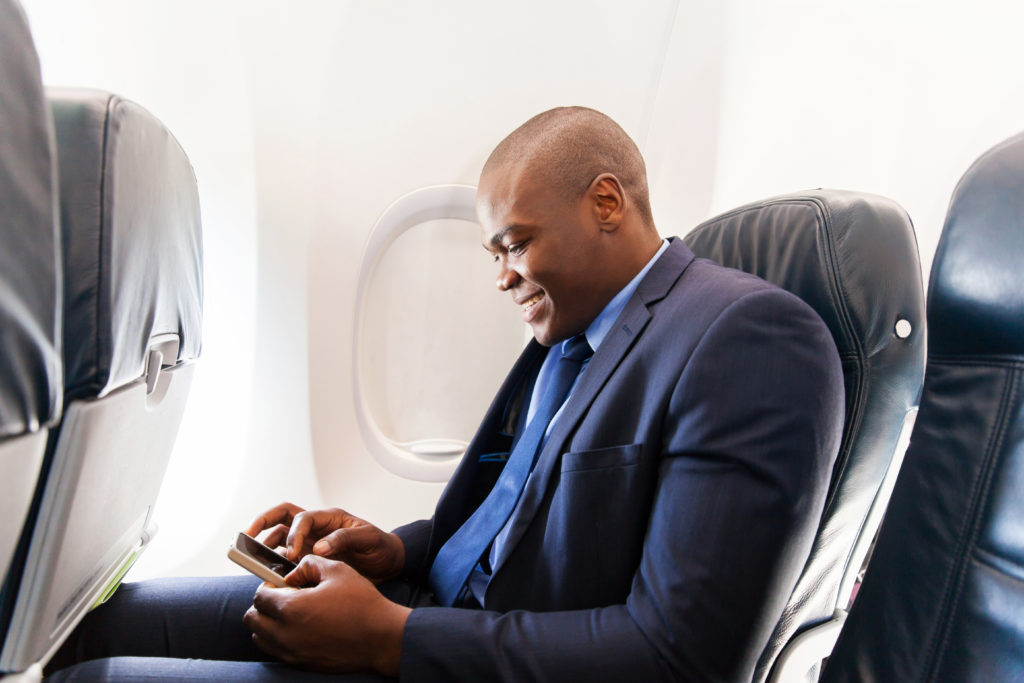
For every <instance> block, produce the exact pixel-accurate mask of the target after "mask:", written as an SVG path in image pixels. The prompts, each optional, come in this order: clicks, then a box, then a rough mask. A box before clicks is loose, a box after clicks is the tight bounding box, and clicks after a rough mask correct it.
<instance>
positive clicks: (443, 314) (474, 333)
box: [357, 219, 526, 457]
mask: <svg viewBox="0 0 1024 683" xmlns="http://www.w3.org/2000/svg"><path fill="white" fill-rule="evenodd" d="M496 277H497V268H496V266H495V265H494V263H493V262H492V260H491V258H490V257H489V255H488V254H487V253H486V252H485V251H484V250H483V248H482V247H481V246H480V233H479V228H478V226H477V225H476V223H472V222H470V221H466V220H454V219H442V220H431V221H427V222H424V223H420V224H419V225H416V226H414V227H412V228H410V229H409V230H407V231H406V232H404V233H403V234H401V235H400V236H399V237H398V238H397V239H396V240H395V241H394V242H393V243H392V244H391V245H390V246H389V247H388V248H387V249H386V250H385V251H384V253H383V254H382V256H381V258H380V260H379V262H378V263H377V267H376V269H375V270H374V272H373V274H372V275H371V277H370V280H369V284H368V288H367V293H366V299H365V301H364V309H363V310H364V324H363V328H362V338H361V339H360V349H361V351H360V356H359V358H358V360H357V362H358V363H359V364H360V374H361V377H362V380H363V381H362V382H361V391H362V398H363V400H364V401H365V405H366V407H367V409H368V411H369V413H370V414H371V415H372V418H373V420H374V421H375V422H376V424H377V426H378V428H379V429H380V431H381V432H382V433H383V435H384V436H385V437H386V438H387V439H389V440H391V441H393V442H397V443H399V444H407V445H408V447H409V448H410V450H412V451H413V452H417V453H421V454H422V453H427V454H428V457H429V452H430V450H431V448H432V447H433V448H439V450H440V451H441V452H440V453H439V454H440V455H444V454H445V451H446V449H447V450H448V451H450V450H451V448H452V446H451V444H452V443H454V442H463V443H465V442H468V441H469V440H470V439H471V438H472V436H473V432H474V430H475V429H476V427H477V425H478V424H479V422H480V419H481V417H482V416H483V414H484V412H485V411H486V409H487V407H488V405H490V402H491V399H492V398H493V395H494V391H495V388H496V387H497V386H499V385H500V383H501V380H502V378H503V377H504V375H505V372H506V371H507V369H508V367H509V365H510V364H511V363H512V362H513V361H514V360H515V358H516V357H517V356H518V354H519V352H520V351H521V350H522V347H523V343H524V338H525V336H524V335H525V329H526V328H525V326H524V325H523V323H522V321H521V319H520V316H519V312H518V309H517V307H516V306H515V305H513V303H512V301H511V298H510V296H509V295H508V294H503V293H501V292H499V291H498V290H497V288H496V287H495V285H494V281H495V279H496ZM446 443H447V444H449V445H448V446H445V444H446ZM432 444H433V446H432ZM455 447H456V448H458V446H457V443H455ZM459 451H460V452H461V448H459ZM452 455H457V453H452Z"/></svg>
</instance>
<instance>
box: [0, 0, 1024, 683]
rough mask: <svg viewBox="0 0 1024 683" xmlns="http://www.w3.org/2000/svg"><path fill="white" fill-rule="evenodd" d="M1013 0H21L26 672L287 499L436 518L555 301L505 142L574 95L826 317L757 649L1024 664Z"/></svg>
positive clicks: (14, 468) (10, 417)
mask: <svg viewBox="0 0 1024 683" xmlns="http://www.w3.org/2000/svg"><path fill="white" fill-rule="evenodd" d="M1022 20H1024V10H1021V9H1019V8H1016V7H1013V6H1008V4H1007V3H1001V2H997V1H996V0H991V1H989V0H986V1H983V2H979V3H975V4H974V5H971V6H970V7H967V6H965V5H961V4H958V3H929V2H924V1H923V0H900V1H899V2H883V1H882V0H871V1H870V2H865V3H856V4H850V3H840V2H831V1H830V2H810V1H805V0H770V1H769V2H754V1H753V0H729V1H727V2H715V1H713V0H698V1H695V2H689V1H685V0H657V1H652V2H649V3H642V4H641V3H636V4H632V5H630V4H628V3H621V2H615V1H605V0H601V1H600V2H583V1H575V0H572V1H564V2H562V1H558V2H540V1H539V0H537V1H534V0H529V1H527V2H521V3H514V4H502V5H498V4H491V3H479V2H477V3H472V2H464V1H462V0H438V1H436V2H434V1H432V2H423V3H413V2H395V3H372V2H365V1H361V0H350V1H345V2H341V1H339V2H333V1H329V0H301V1H300V2H293V3H275V2H270V1H269V0H260V1H258V2H242V1H240V0H215V1H207V2H199V1H198V0H187V1H185V2H182V3H176V4H174V5H173V6H172V5H160V4H158V3H149V2H130V1H129V0H102V1H97V2H89V3H72V2H41V1H38V0H20V1H19V0H0V344H2V349H0V510H2V511H3V513H4V519H5V520H6V521H7V523H6V524H5V525H4V531H3V532H2V533H0V569H2V571H3V584H2V593H0V678H2V680H3V681H4V683H26V682H29V681H40V680H43V679H44V668H45V667H46V665H47V664H48V663H49V662H50V661H51V659H52V658H53V657H54V655H55V653H57V652H58V651H59V650H60V648H61V646H62V645H63V644H64V643H65V642H66V640H67V639H68V637H69V636H70V635H71V634H72V633H73V632H74V631H75V629H76V627H77V626H78V625H79V624H80V623H81V622H82V620H83V619H84V618H85V617H86V615H87V614H89V613H90V612H91V611H92V610H95V609H102V605H103V603H104V602H106V601H107V600H108V599H110V597H111V596H112V595H115V594H116V592H117V591H118V588H119V586H121V584H122V583H123V582H134V581H143V580H146V579H151V578H155V577H168V576H172V577H175V576H225V575H236V574H240V573H242V571H243V570H242V569H240V568H239V567H238V566H237V565H235V564H232V563H231V562H230V561H229V560H228V559H227V557H226V556H225V551H226V550H227V546H228V543H229V542H230V541H231V539H232V538H233V537H234V534H235V533H236V532H237V531H239V530H241V529H244V528H245V527H246V525H248V524H249V523H250V522H251V520H252V519H253V518H254V517H255V516H256V515H258V514H259V513H260V512H262V511H263V510H266V509H268V508H270V507H271V506H273V505H275V504H277V503H279V502H280V501H285V500H288V501H292V502H294V503H296V504H299V505H301V506H303V507H305V508H309V509H313V508H318V507H325V506H331V505H341V506H343V507H345V508H346V509H347V510H350V511H351V512H352V513H353V514H355V515H357V516H359V517H362V518H366V519H373V520H374V523H375V524H377V525H379V526H380V527H381V528H382V529H386V530H387V529H392V528H395V527H398V526H399V525H402V524H405V523H407V522H410V521H411V520H416V519H423V518H429V517H430V516H431V515H432V514H433V512H434V506H435V504H436V503H437V501H438V499H439V497H440V496H442V492H443V491H444V490H445V486H446V484H447V483H448V482H449V480H450V479H451V478H452V476H453V473H454V472H456V468H457V467H458V466H459V463H460V461H461V460H462V458H463V455H464V453H465V452H466V450H467V446H468V445H469V444H470V443H471V440H472V439H473V438H474V433H475V431H476V428H477V425H478V424H479V421H480V419H481V417H482V416H483V414H484V410H485V409H486V408H487V406H488V405H490V404H491V401H492V398H493V396H494V392H495V390H496V389H497V388H498V387H499V386H500V385H501V383H502V378H503V377H505V373H506V372H507V371H508V368H509V367H511V366H512V364H513V363H514V362H515V361H516V358H517V357H519V355H520V353H521V352H522V351H523V349H524V347H525V346H527V344H528V343H529V342H530V340H531V339H532V338H533V332H531V330H530V328H529V326H527V325H524V322H523V319H522V316H521V313H520V312H519V311H516V310H515V308H514V307H513V306H512V305H510V302H509V297H508V294H507V293H504V292H501V291H498V289H495V288H494V287H493V283H494V278H495V274H496V267H495V264H494V262H493V261H492V259H491V258H490V256H489V255H488V254H487V253H485V252H483V251H482V250H481V248H480V230H479V226H478V196H477V182H478V178H479V174H480V170H481V167H482V166H483V165H484V162H485V160H486V159H487V158H488V154H489V153H490V150H491V149H492V148H493V146H494V145H495V143H497V142H498V141H499V140H500V139H502V137H503V136H504V135H506V134H507V133H508V132H509V131H511V130H512V129H513V128H515V127H516V126H518V125H519V124H520V123H522V122H523V121H525V120H527V119H528V118H529V117H531V116H533V115H534V114H537V113H539V112H541V111H544V110H547V109H550V108H551V107H555V106H560V105H577V104H578V105H583V106H586V107H592V108H594V109H597V110H599V111H601V112H604V113H605V114H607V115H608V116H610V117H611V118H613V119H614V120H615V121H617V122H618V124H619V125H621V126H622V128H623V129H624V130H625V131H626V132H627V133H628V135H629V136H630V137H632V139H633V140H634V141H635V142H636V145H637V147H638V148H639V150H640V152H641V153H642V155H643V157H644V160H645V161H646V168H647V177H648V182H649V187H650V196H651V205H652V209H653V214H654V221H655V223H656V225H657V226H658V229H659V232H660V234H661V235H662V236H664V237H670V236H673V235H677V236H678V237H679V238H680V239H679V241H680V242H681V243H682V244H683V245H685V247H686V248H687V249H689V250H691V251H692V252H693V254H694V255H695V256H696V257H697V258H699V259H708V260H710V261H712V262H714V263H717V264H720V265H722V266H725V267H727V268H731V269H736V270H739V271H743V272H745V273H749V274H752V275H755V276H757V277H758V278H761V279H763V280H766V281H767V282H768V283H771V284H772V285H774V286H777V287H779V288H781V289H783V290H786V291H787V292H789V293H791V294H792V295H795V297H797V298H799V299H800V300H801V301H802V302H804V303H805V304H806V305H808V306H809V307H810V309H812V310H813V311H814V312H815V313H816V314H817V316H818V317H820V319H821V320H822V321H823V322H824V324H825V326H826V327H827V330H828V332H829V333H830V334H831V337H832V340H833V342H834V344H835V347H836V350H837V352H838V357H839V361H840V364H841V368H842V390H843V393H844V396H845V407H844V410H843V413H842V428H841V439H840V441H839V445H838V454H837V455H836V457H835V460H834V465H833V466H832V469H831V474H830V477H829V479H828V482H827V492H826V494H825V499H824V506H823V509H822V510H821V511H820V513H817V512H815V513H813V514H814V518H813V519H812V520H811V521H810V524H811V526H812V528H813V538H812V540H811V542H810V544H809V546H808V549H807V551H806V556H805V557H804V558H802V559H800V560H799V567H798V571H797V573H796V574H795V576H796V577H797V578H796V581H795V584H793V585H790V586H789V587H788V588H787V589H786V591H785V592H784V594H778V595H773V596H769V597H768V598H766V599H770V600H772V601H773V602H772V604H773V605H778V609H777V610H776V613H777V618H774V619H773V620H772V623H771V624H767V625H766V630H765V633H766V634H770V635H768V637H767V639H766V640H765V641H764V644H763V649H761V651H760V655H758V656H757V657H756V663H753V664H752V667H751V671H752V673H751V674H750V676H749V678H747V679H746V680H753V681H757V682H771V683H778V682H788V681H817V680H821V681H828V682H838V681H843V682H845V681H850V682H853V681H880V682H881V681H1020V680H1024V495H1022V493H1021V492H1022V491H1024V280H1022V278H1021V271H1022V269H1024V132H1021V131H1024V89H1022V88H1021V87H1020V86H1019V85H1018V82H1019V76H1018V75H1017V74H1016V65H1019V64H1021V63H1022V61H1024V42H1022V41H1020V40H1019V35H1018V34H1019V28H1018V27H1019V26H1020V22H1021V21H1022ZM499 288H500V285H499ZM638 390H639V391H643V390H644V385H643V383H642V382H641V383H639V384H638ZM606 504H607V505H608V506H614V505H615V504H616V502H615V501H614V500H609V501H607V503H606ZM752 524H753V526H752V528H751V529H750V533H751V534H756V533H757V528H756V520H752ZM729 542H730V543H735V544H743V543H744V539H742V538H736V539H730V540H729ZM638 571H640V570H639V569H638ZM239 619H241V615H239ZM680 647H683V646H680ZM528 656H529V655H528V653H527V654H526V657H527V658H528ZM49 673H50V672H49V671H47V675H48V674H49ZM679 675H680V674H679V673H678V672H676V676H679ZM404 677H405V676H404V675H403V678H404ZM535 677H536V679H537V680H566V678H562V677H560V675H558V674H557V672H552V671H545V670H544V668H543V666H541V665H540V664H538V665H537V669H536V676H535ZM597 679H600V677H599V676H598V677H597ZM430 680H434V679H430ZM509 680H514V679H513V678H509ZM634 680H640V679H634Z"/></svg>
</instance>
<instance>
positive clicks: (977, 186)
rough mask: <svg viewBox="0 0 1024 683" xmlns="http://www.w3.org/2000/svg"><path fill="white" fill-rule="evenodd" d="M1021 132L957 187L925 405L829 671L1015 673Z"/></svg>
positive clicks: (840, 674) (931, 298)
mask: <svg viewBox="0 0 1024 683" xmlns="http://www.w3.org/2000/svg"><path fill="white" fill-rule="evenodd" d="M1022 273H1024V134H1021V135H1018V136H1016V137H1014V138H1011V139H1010V140H1007V141H1005V142H1004V143H1002V144H1000V145H998V146H996V147H995V148H993V149H992V150H990V151H988V152H987V153H986V154H984V155H983V156H982V157H981V158H980V159H978V161H976V162H975V163H974V165H973V166H972V167H971V168H970V169H969V170H968V171H967V173H966V174H965V175H964V177H963V178H962V179H961V180H960V183H959V185H958V186H957V188H956V190H955V191H954V193H953V198H952V201H951V202H950V206H949V212H948V214H947V216H946V223H945V226H944V228H943V231H942V237H941V239H940V240H939V246H938V250H937V252H936V254H935V261H934V262H933V264H932V271H931V280H930V282H929V288H928V329H929V348H928V367H927V372H926V376H925V383H924V391H923V393H922V396H921V410H920V415H919V417H918V420H917V425H916V426H915V428H914V433H913V437H912V439H911V442H910V448H909V449H908V451H907V455H906V461H905V462H904V465H903V470H902V471H901V472H900V476H899V479H898V481H897V482H896V487H895V489H894V491H893V497H892V503H891V505H890V507H889V512H888V515H887V517H886V520H885V524H884V525H883V526H882V529H881V533H880V534H879V538H878V542H877V546H876V548H875V552H874V556H873V558H872V560H871V564H870V565H869V567H868V571H867V574H866V576H865V578H864V584H863V586H862V587H861V590H860V592H859V594H858V596H857V600H856V602H855V603H854V606H853V609H852V610H851V612H850V617H849V619H848V620H847V623H846V626H845V627H844V629H843V632H842V635H841V636H840V639H839V642H838V643H837V645H836V650H835V653H834V655H833V657H832V658H831V659H830V661H829V664H828V668H827V670H826V671H825V678H826V679H827V680H829V681H865V680H878V681H909V680H913V681H935V680H942V681H1020V680H1024V495H1022V491H1024V276H1022Z"/></svg>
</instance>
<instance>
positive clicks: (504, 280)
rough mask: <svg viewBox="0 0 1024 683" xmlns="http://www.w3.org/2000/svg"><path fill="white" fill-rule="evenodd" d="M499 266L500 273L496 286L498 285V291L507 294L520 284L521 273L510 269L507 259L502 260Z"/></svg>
mask: <svg viewBox="0 0 1024 683" xmlns="http://www.w3.org/2000/svg"><path fill="white" fill-rule="evenodd" d="M498 264H499V268H500V270H499V271H498V279H497V281H496V282H495V283H494V284H495V285H497V286H498V289H500V290H501V291H503V292H507V291H508V290H510V289H512V288H513V287H515V286H516V284H517V283H518V282H519V273H517V272H516V271H514V270H512V269H511V268H509V267H508V265H507V264H506V263H505V259H500V260H499V261H498Z"/></svg>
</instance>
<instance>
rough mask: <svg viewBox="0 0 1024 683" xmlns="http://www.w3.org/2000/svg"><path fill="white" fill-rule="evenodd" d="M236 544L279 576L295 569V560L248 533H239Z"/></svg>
mask: <svg viewBox="0 0 1024 683" xmlns="http://www.w3.org/2000/svg"><path fill="white" fill-rule="evenodd" d="M235 546H237V547H238V549H239V550H241V551H242V552H244V553H245V554H246V555H249V556H250V557H252V558H253V559H254V560H256V561H257V562H259V563H260V564H262V565H263V566H264V567H266V568H267V569H269V570H271V571H272V572H274V573H275V574H277V575H278V576H282V577H284V576H287V575H288V573H289V572H290V571H291V570H293V569H295V563H294V562H292V561H291V560H289V559H288V558H287V557H285V556H283V555H279V554H277V553H276V552H274V551H273V550H271V549H270V548H268V547H267V546H265V545H263V544H262V543H260V542H259V541H257V540H256V539H255V538H253V537H252V536H249V535H248V534H243V533H240V534H238V540H236V541H235Z"/></svg>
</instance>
